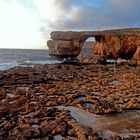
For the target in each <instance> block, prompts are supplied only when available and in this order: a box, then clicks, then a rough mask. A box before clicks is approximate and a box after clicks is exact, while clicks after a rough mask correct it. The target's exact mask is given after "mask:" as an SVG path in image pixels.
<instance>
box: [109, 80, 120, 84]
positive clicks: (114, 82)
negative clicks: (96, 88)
mask: <svg viewBox="0 0 140 140" xmlns="http://www.w3.org/2000/svg"><path fill="white" fill-rule="evenodd" d="M119 83H120V81H119V80H112V81H111V82H110V84H119Z"/></svg>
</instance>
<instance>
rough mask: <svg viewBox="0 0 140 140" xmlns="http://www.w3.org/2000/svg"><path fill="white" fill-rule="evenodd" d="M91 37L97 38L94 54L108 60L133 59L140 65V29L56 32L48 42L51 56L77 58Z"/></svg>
mask: <svg viewBox="0 0 140 140" xmlns="http://www.w3.org/2000/svg"><path fill="white" fill-rule="evenodd" d="M89 37H95V41H96V43H95V45H93V54H96V55H101V56H103V55H105V56H106V57H107V58H115V59H117V58H125V59H132V60H134V61H135V62H136V63H137V64H140V28H131V29H115V30H105V31H83V32H73V31H66V32H62V31H55V32H52V33H51V40H49V41H48V42H47V44H48V47H49V54H50V55H55V56H61V57H77V56H78V55H79V54H80V51H81V47H82V45H83V44H84V42H85V41H86V40H87V39H88V38H89Z"/></svg>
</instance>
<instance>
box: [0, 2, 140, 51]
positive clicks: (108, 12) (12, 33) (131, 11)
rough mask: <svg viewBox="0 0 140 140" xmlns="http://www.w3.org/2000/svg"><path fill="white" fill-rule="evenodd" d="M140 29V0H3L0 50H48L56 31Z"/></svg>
mask: <svg viewBox="0 0 140 140" xmlns="http://www.w3.org/2000/svg"><path fill="white" fill-rule="evenodd" d="M123 27H140V0H0V48H35V49H44V48H46V40H48V39H49V37H50V36H49V34H50V32H51V31H53V30H102V29H110V28H123Z"/></svg>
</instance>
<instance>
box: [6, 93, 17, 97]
mask: <svg viewBox="0 0 140 140" xmlns="http://www.w3.org/2000/svg"><path fill="white" fill-rule="evenodd" d="M7 97H10V98H14V97H15V95H14V94H12V93H7Z"/></svg>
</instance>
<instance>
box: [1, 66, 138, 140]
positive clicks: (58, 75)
mask: <svg viewBox="0 0 140 140" xmlns="http://www.w3.org/2000/svg"><path fill="white" fill-rule="evenodd" d="M139 83H140V67H139V66H133V67H132V66H128V65H124V66H116V67H112V66H106V65H97V64H96V65H95V64H91V65H80V64H79V65H69V64H53V65H34V67H15V68H12V69H9V70H6V71H3V72H2V71H1V72H0V91H1V92H0V140H2V139H8V140H9V139H10V140H15V139H22V140H27V139H37V140H39V139H42V140H46V139H69V140H74V139H81V140H84V139H85V140H86V139H89V140H91V139H95V140H96V139H97V140H98V139H99V140H102V139H106V140H116V139H117V140H121V139H123V140H133V139H140V127H139V126H140V121H138V120H139V119H140V115H139V113H140V112H139V110H140V94H139V93H140V85H139ZM70 107H71V108H74V109H76V112H79V114H80V113H82V112H84V113H85V114H86V112H87V115H88V116H90V115H95V114H96V115H98V116H103V115H109V114H111V115H114V114H120V113H121V112H125V111H127V110H132V112H133V111H135V110H138V117H137V118H136V119H135V123H136V124H137V125H136V127H135V128H134V129H133V130H132V129H130V130H129V132H128V133H127V134H125V135H120V134H119V133H114V132H115V131H114V132H113V130H112V132H111V133H109V134H108V133H107V132H104V131H103V132H101V131H97V130H94V128H91V127H90V126H86V125H84V124H81V123H80V122H81V121H80V122H79V121H78V119H76V118H74V116H73V115H72V110H71V108H70ZM80 111H81V112H80ZM88 113H90V114H88ZM82 119H84V118H82ZM136 120H137V122H136ZM83 122H84V121H83ZM104 123H105V124H104V125H105V126H107V123H109V122H104ZM131 125H132V124H130V126H127V127H128V128H129V127H130V128H131V127H132V126H131ZM105 126H104V127H105ZM97 128H98V126H97ZM105 128H106V127H105ZM120 129H122V128H120ZM101 130H102V128H101ZM116 131H117V130H116ZM130 131H132V132H130ZM134 131H135V132H134Z"/></svg>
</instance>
